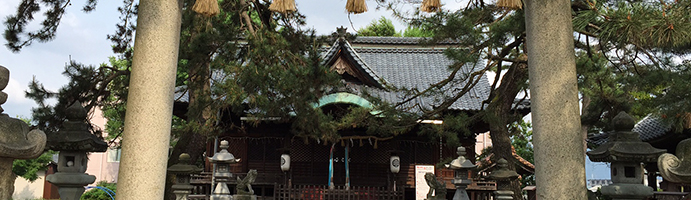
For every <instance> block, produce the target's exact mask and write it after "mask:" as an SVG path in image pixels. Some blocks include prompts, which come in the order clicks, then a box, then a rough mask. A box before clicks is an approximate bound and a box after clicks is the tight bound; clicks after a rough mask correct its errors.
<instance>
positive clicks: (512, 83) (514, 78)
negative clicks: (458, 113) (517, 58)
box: [486, 57, 528, 199]
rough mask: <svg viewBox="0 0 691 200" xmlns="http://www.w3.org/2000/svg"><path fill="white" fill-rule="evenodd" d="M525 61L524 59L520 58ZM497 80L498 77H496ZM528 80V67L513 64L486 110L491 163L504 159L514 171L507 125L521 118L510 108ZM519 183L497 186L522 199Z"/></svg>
mask: <svg viewBox="0 0 691 200" xmlns="http://www.w3.org/2000/svg"><path fill="white" fill-rule="evenodd" d="M522 59H523V61H525V57H523V58H522ZM497 78H498V77H497ZM527 79H528V67H527V65H526V64H525V63H523V62H518V63H514V64H512V65H511V67H510V68H509V70H508V71H507V72H506V73H505V74H504V76H503V77H502V81H501V85H499V87H498V88H497V91H496V93H495V94H496V96H495V98H493V99H492V101H491V102H490V104H489V106H488V108H487V112H488V113H487V114H488V116H487V117H486V118H487V119H488V122H489V131H490V137H492V152H493V153H494V159H493V161H495V162H496V161H497V160H499V159H500V158H504V159H506V160H507V161H509V169H511V170H516V165H517V164H518V160H516V159H515V158H514V157H513V154H512V151H511V139H510V135H509V129H508V126H507V125H508V124H511V123H513V122H515V121H517V120H518V119H520V118H521V117H522V116H521V115H520V114H517V113H513V111H512V107H513V104H514V101H515V99H516V95H517V94H518V92H520V90H521V88H520V87H519V86H520V85H521V84H524V83H525V82H526V81H527ZM520 186H521V183H520V182H519V180H517V179H516V180H513V181H511V183H510V184H509V185H498V186H497V187H498V188H508V189H510V190H511V191H513V192H514V199H522V198H523V197H522V195H521V187H520Z"/></svg>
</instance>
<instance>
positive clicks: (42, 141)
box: [0, 66, 46, 199]
mask: <svg viewBox="0 0 691 200" xmlns="http://www.w3.org/2000/svg"><path fill="white" fill-rule="evenodd" d="M9 80H10V70H8V69H7V68H5V67H3V66H0V90H3V89H5V87H7V83H8V82H9ZM5 101H7V93H5V92H0V105H2V104H4V103H5ZM3 112H4V110H3V109H2V107H0V199H10V198H12V193H13V192H14V178H9V177H14V173H13V172H12V162H13V161H14V160H15V159H31V158H36V157H38V156H40V155H41V154H42V153H43V148H44V147H45V146H46V134H44V133H43V131H40V130H38V129H34V130H30V129H29V125H27V124H26V123H25V122H23V121H22V120H19V119H16V118H12V117H10V116H9V115H7V114H5V113H3Z"/></svg>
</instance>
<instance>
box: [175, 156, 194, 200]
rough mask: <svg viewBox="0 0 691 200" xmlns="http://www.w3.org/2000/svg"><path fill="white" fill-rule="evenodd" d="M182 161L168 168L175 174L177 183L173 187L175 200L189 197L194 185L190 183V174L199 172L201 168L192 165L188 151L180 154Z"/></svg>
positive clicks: (184, 199) (183, 199)
mask: <svg viewBox="0 0 691 200" xmlns="http://www.w3.org/2000/svg"><path fill="white" fill-rule="evenodd" d="M179 160H180V162H179V163H178V164H174V165H173V166H170V167H169V168H168V173H170V174H174V175H175V185H173V186H172V187H171V188H172V189H173V193H174V194H175V200H187V197H188V196H189V194H190V193H192V189H194V186H192V185H190V174H193V173H199V172H201V171H202V169H201V168H199V167H197V166H195V165H190V164H189V162H190V155H189V154H187V153H182V154H180V159H179Z"/></svg>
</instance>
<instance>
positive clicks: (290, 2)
mask: <svg viewBox="0 0 691 200" xmlns="http://www.w3.org/2000/svg"><path fill="white" fill-rule="evenodd" d="M269 10H271V11H274V12H279V13H283V14H285V13H289V12H293V11H295V10H296V9H295V0H274V1H273V2H271V5H270V6H269Z"/></svg>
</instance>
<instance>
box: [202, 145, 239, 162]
mask: <svg viewBox="0 0 691 200" xmlns="http://www.w3.org/2000/svg"><path fill="white" fill-rule="evenodd" d="M228 147H229V146H228V141H227V140H223V141H221V151H219V152H218V153H216V154H214V156H213V157H211V158H209V160H211V162H212V163H229V164H233V163H237V162H240V159H235V156H233V154H232V153H229V152H228V150H227V149H228Z"/></svg>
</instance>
